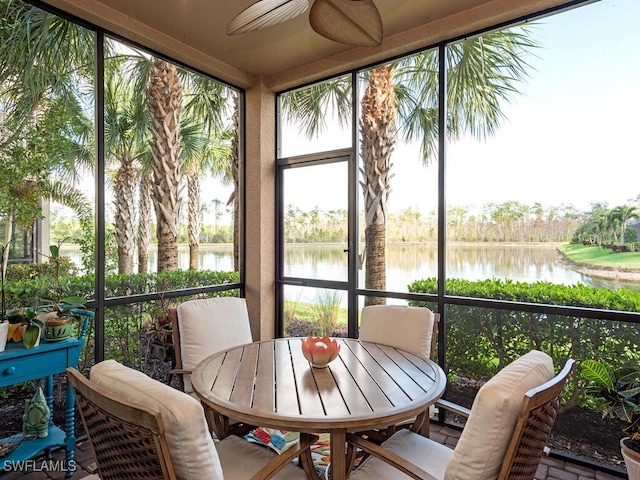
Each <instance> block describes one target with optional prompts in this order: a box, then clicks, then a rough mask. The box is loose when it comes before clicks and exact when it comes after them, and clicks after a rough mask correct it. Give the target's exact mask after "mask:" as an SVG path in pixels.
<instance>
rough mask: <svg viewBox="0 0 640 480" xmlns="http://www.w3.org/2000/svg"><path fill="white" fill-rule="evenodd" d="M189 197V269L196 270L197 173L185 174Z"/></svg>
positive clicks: (198, 236) (197, 236) (198, 223)
mask: <svg viewBox="0 0 640 480" xmlns="http://www.w3.org/2000/svg"><path fill="white" fill-rule="evenodd" d="M187 189H188V195H189V209H188V210H189V212H188V214H189V228H188V229H189V269H190V270H194V271H197V270H198V260H199V256H198V250H199V246H200V179H199V172H188V173H187Z"/></svg>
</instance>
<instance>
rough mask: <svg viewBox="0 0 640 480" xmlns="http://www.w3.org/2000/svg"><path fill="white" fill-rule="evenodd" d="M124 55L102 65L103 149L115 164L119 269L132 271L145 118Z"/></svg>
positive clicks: (146, 129)
mask: <svg viewBox="0 0 640 480" xmlns="http://www.w3.org/2000/svg"><path fill="white" fill-rule="evenodd" d="M124 61H125V59H124V58H123V57H119V58H113V59H110V60H109V61H107V62H106V64H105V65H106V68H105V101H104V103H105V151H106V157H107V161H108V162H109V163H111V162H114V163H115V164H116V165H118V168H117V172H116V174H115V180H114V182H113V189H114V193H115V201H114V203H115V209H116V212H115V235H116V244H117V248H118V273H120V274H128V273H133V264H134V256H135V247H136V228H135V227H136V223H135V219H136V203H135V202H134V201H133V199H134V198H135V193H136V187H137V178H136V177H137V175H136V169H137V168H140V167H139V164H140V159H142V158H143V157H144V156H145V153H146V151H147V148H146V141H145V140H146V134H147V131H148V122H147V118H148V117H147V116H146V112H145V111H144V108H142V104H141V102H139V101H137V100H136V97H137V95H136V92H135V91H134V90H133V88H132V85H131V83H130V82H128V81H127V80H126V79H125V78H124V75H125V74H126V72H124V71H123V65H124Z"/></svg>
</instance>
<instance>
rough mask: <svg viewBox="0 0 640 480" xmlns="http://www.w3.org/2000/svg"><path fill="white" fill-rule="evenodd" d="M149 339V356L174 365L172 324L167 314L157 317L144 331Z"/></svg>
mask: <svg viewBox="0 0 640 480" xmlns="http://www.w3.org/2000/svg"><path fill="white" fill-rule="evenodd" d="M146 333H147V336H148V338H149V354H150V355H151V357H152V358H155V359H157V360H160V361H162V362H167V361H171V362H172V365H175V348H174V345H173V323H172V321H171V317H170V316H169V313H168V312H165V313H164V314H163V315H158V316H157V317H155V318H154V320H153V321H152V322H151V323H150V324H149V325H148V327H147V329H146Z"/></svg>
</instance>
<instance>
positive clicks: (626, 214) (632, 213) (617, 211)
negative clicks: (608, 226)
mask: <svg viewBox="0 0 640 480" xmlns="http://www.w3.org/2000/svg"><path fill="white" fill-rule="evenodd" d="M612 213H613V216H614V217H615V218H616V219H617V220H618V226H619V227H620V242H621V243H622V245H624V231H625V229H626V228H627V222H628V221H629V220H631V219H632V218H637V217H638V213H637V209H636V207H629V206H627V205H620V206H619V207H616V208H614V209H613V212H612Z"/></svg>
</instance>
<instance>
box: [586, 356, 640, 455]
mask: <svg viewBox="0 0 640 480" xmlns="http://www.w3.org/2000/svg"><path fill="white" fill-rule="evenodd" d="M580 372H581V375H582V377H583V378H584V379H585V380H587V381H588V382H589V384H588V386H587V388H586V394H587V395H589V396H591V397H592V398H593V399H594V400H595V402H596V406H597V408H599V409H600V410H602V415H603V417H612V418H618V419H620V420H623V421H625V422H627V426H626V427H625V428H623V432H624V433H625V434H627V435H628V436H629V440H627V442H626V445H627V446H628V447H629V448H630V449H632V450H634V451H636V452H639V453H640V405H638V403H639V401H640V369H639V368H638V367H637V366H625V367H619V368H613V367H611V366H610V365H609V364H607V363H606V362H603V361H598V360H590V359H589V360H584V361H582V363H581V370H580Z"/></svg>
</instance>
